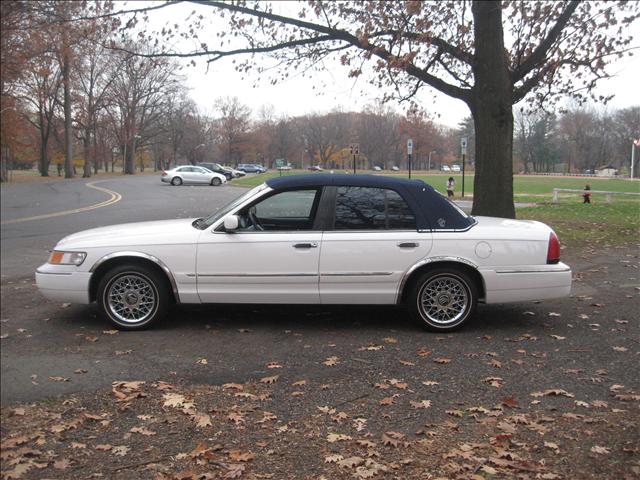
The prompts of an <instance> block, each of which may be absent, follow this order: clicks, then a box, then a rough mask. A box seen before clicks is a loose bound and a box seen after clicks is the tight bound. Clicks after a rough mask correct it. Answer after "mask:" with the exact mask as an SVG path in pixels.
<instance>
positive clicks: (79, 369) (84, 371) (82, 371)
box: [73, 368, 89, 374]
mask: <svg viewBox="0 0 640 480" xmlns="http://www.w3.org/2000/svg"><path fill="white" fill-rule="evenodd" d="M88 371H89V370H87V369H86V368H78V369H77V370H74V371H73V373H77V374H81V373H87V372H88Z"/></svg>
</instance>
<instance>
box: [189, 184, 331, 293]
mask: <svg viewBox="0 0 640 480" xmlns="http://www.w3.org/2000/svg"><path fill="white" fill-rule="evenodd" d="M320 195H321V189H320V188H303V189H295V190H288V191H283V192H274V193H269V194H267V195H266V196H265V197H261V198H260V199H258V200H257V201H256V202H254V203H253V204H252V205H250V206H248V207H246V208H244V209H243V210H241V211H240V212H238V214H239V217H240V219H241V225H242V227H244V228H242V227H241V228H239V229H238V230H234V231H233V232H229V233H227V232H224V231H223V229H216V231H211V229H209V230H205V231H203V233H202V235H201V236H200V239H199V242H198V251H197V264H196V275H197V285H198V295H199V297H200V300H201V301H202V302H203V303H319V302H320V295H319V291H318V280H319V277H318V262H319V256H320V248H319V247H320V242H321V239H322V232H321V231H320V230H317V229H315V217H316V212H317V210H318V204H319V201H320ZM250 213H251V215H250ZM251 217H253V218H255V219H256V221H257V222H258V225H257V226H256V224H255V223H254V222H253V221H252V220H251ZM259 228H262V230H260V229H259Z"/></svg>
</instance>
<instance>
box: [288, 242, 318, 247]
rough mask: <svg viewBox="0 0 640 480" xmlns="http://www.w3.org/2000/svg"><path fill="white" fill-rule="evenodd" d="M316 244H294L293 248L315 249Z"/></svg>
mask: <svg viewBox="0 0 640 480" xmlns="http://www.w3.org/2000/svg"><path fill="white" fill-rule="evenodd" d="M317 247H318V244H317V243H316V242H307V243H294V244H293V248H317Z"/></svg>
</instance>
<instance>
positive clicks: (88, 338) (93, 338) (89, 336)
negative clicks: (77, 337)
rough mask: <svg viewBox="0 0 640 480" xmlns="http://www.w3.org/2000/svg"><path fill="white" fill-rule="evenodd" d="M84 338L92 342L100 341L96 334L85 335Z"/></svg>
mask: <svg viewBox="0 0 640 480" xmlns="http://www.w3.org/2000/svg"><path fill="white" fill-rule="evenodd" d="M84 339H85V340H86V341H87V342H92V343H96V342H97V341H98V337H96V336H94V335H87V336H85V337H84Z"/></svg>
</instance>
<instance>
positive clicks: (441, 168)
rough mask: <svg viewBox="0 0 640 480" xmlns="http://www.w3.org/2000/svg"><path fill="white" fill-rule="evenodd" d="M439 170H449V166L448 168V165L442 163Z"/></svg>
mask: <svg viewBox="0 0 640 480" xmlns="http://www.w3.org/2000/svg"><path fill="white" fill-rule="evenodd" d="M440 170H441V171H443V172H450V171H451V168H449V165H442V166H441V167H440Z"/></svg>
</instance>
